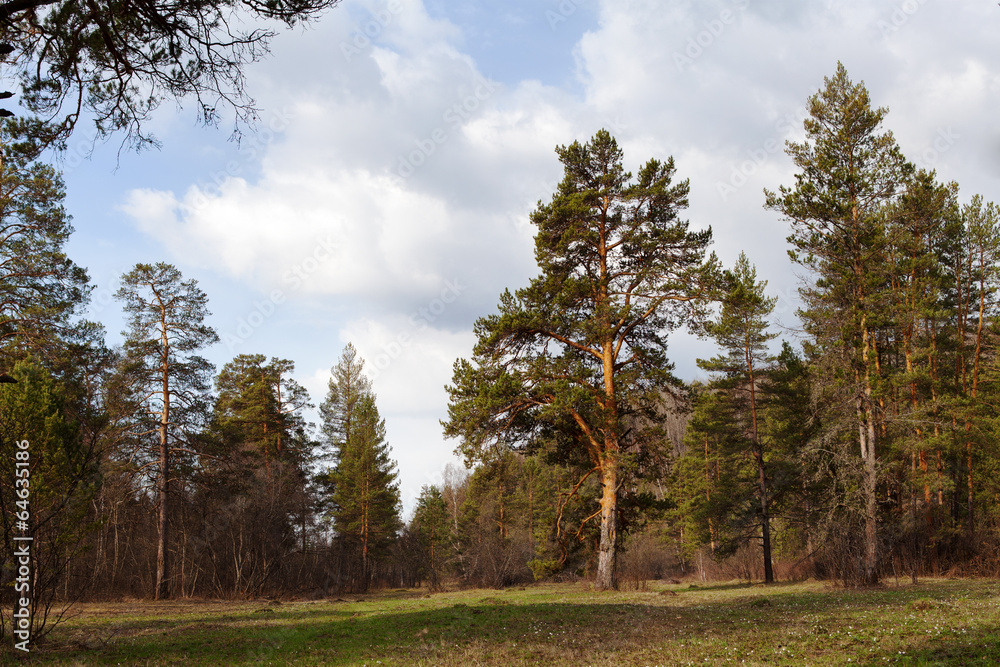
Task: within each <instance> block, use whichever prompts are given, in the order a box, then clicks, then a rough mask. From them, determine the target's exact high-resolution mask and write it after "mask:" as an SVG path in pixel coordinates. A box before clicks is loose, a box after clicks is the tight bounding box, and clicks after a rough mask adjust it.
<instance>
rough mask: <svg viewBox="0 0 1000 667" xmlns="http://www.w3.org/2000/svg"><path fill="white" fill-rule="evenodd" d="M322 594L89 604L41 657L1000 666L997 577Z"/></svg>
mask: <svg viewBox="0 0 1000 667" xmlns="http://www.w3.org/2000/svg"><path fill="white" fill-rule="evenodd" d="M345 597H346V598H347V599H344V600H339V601H337V600H321V601H315V602H285V603H281V604H274V603H269V602H267V601H258V602H218V601H171V602H147V603H143V602H128V603H114V604H85V605H80V606H79V608H78V609H77V611H78V614H77V615H76V616H75V617H74V618H73V619H71V620H70V621H68V622H66V623H65V624H63V625H61V626H59V627H58V628H57V630H56V631H54V632H53V633H52V634H51V635H50V636H49V638H48V640H47V641H46V642H45V644H44V645H41V646H35V647H33V651H32V653H31V654H30V656H28V660H27V661H22V660H18V657H19V656H17V655H15V652H14V651H13V650H12V649H11V648H10V647H9V646H7V647H4V648H3V649H0V662H2V663H4V664H13V663H14V662H15V661H17V662H27V663H28V664H45V665H182V664H183V665H185V666H193V665H370V666H376V665H407V666H409V665H443V666H455V667H458V666H463V667H464V666H466V665H490V666H491V667H509V666H512V665H574V666H575V665H706V664H709V665H715V664H746V665H803V664H806V665H848V664H851V665H853V664H859V665H884V664H902V665H945V664H954V665H995V664H1000V582H996V581H984V580H975V581H970V580H958V581H949V580H925V581H923V582H922V583H920V584H918V585H916V586H909V585H907V586H898V587H897V586H890V587H887V588H884V589H879V590H866V591H848V590H838V589H831V588H829V587H827V586H826V585H824V584H823V583H818V582H805V583H794V584H793V583H789V584H776V585H773V586H768V587H764V586H760V585H755V586H749V585H745V584H736V583H729V584H705V585H698V586H696V587H695V586H689V585H686V584H680V585H666V584H662V585H660V584H656V583H655V582H654V583H652V584H651V585H650V590H648V591H642V592H616V593H595V592H593V591H591V590H589V588H588V587H585V586H583V585H579V584H576V585H574V584H558V585H555V584H553V585H548V584H546V585H536V586H529V587H526V588H524V589H509V590H502V591H493V590H465V591H453V592H445V593H437V594H434V595H428V594H427V593H426V591H402V590H400V591H386V592H380V593H377V594H374V595H370V596H363V597H358V596H350V597H347V596H345Z"/></svg>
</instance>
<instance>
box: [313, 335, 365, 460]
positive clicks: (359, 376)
mask: <svg viewBox="0 0 1000 667" xmlns="http://www.w3.org/2000/svg"><path fill="white" fill-rule="evenodd" d="M364 367H365V362H364V359H361V358H359V357H358V352H357V350H355V349H354V346H353V345H352V344H351V343H348V344H347V345H345V346H344V351H343V352H342V353H341V355H340V360H339V361H338V362H337V363H336V365H334V367H333V368H331V369H330V374H331V376H332V377H331V378H330V381H329V383H328V385H327V387H328V391H327V395H326V399H325V400H324V401H323V403H322V404H321V405H320V406H319V413H320V417H321V418H322V425H321V427H320V431H321V434H322V442H323V444H324V446H325V447H326V448H327V451H328V452H331V453H332V454H334V455H336V453H337V452H338V451H339V450H340V449H342V448H343V447H344V445H345V443H347V442H348V441H349V440H350V439H351V434H352V433H353V427H354V411H355V408H356V406H357V404H358V401H359V400H361V398H362V397H363V396H365V395H366V394H370V393H371V390H372V383H371V380H369V379H368V377H367V376H365V374H364Z"/></svg>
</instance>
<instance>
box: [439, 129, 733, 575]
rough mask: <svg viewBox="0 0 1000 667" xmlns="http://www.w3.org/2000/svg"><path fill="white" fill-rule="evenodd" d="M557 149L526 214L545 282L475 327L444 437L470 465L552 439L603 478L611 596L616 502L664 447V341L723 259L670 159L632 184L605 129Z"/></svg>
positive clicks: (601, 559) (604, 551)
mask: <svg viewBox="0 0 1000 667" xmlns="http://www.w3.org/2000/svg"><path fill="white" fill-rule="evenodd" d="M556 153H557V154H558V155H559V159H560V161H561V162H562V164H563V168H564V178H563V181H562V182H561V183H560V184H559V188H558V190H557V192H556V193H555V195H554V196H553V198H552V201H551V202H550V203H548V204H542V203H539V206H538V208H537V210H536V211H535V212H534V213H533V214H532V216H531V221H532V223H533V224H534V225H535V226H536V227H537V229H538V234H537V236H536V237H535V257H536V260H537V262H538V265H539V269H540V270H541V274H540V275H539V276H538V277H537V278H535V279H533V280H532V281H531V284H530V285H529V286H528V287H526V288H524V289H521V290H518V291H517V292H516V293H515V294H511V293H510V292H504V294H503V295H502V296H501V299H500V307H499V310H500V312H499V313H498V314H496V315H491V316H489V317H485V318H482V319H480V320H479V321H478V322H477V323H476V326H475V331H476V335H477V337H478V339H479V341H478V343H477V345H476V348H475V351H474V355H475V356H474V358H473V361H472V362H471V363H470V362H468V361H465V360H459V361H458V362H456V364H455V369H454V377H453V380H452V382H453V384H452V386H451V387H449V393H450V395H451V398H450V405H449V419H448V422H447V423H446V425H445V433H446V435H448V436H450V437H457V438H460V439H461V445H460V449H461V450H462V451H463V453H464V454H465V455H466V457H467V458H469V459H483V458H489V457H490V456H491V455H492V452H493V450H494V449H495V448H496V447H498V446H499V447H501V448H506V447H511V446H515V447H516V446H520V447H524V446H531V445H532V444H537V443H538V442H539V440H540V438H542V437H543V436H544V437H550V438H551V437H556V438H558V439H559V441H560V442H561V443H562V444H561V449H562V450H563V455H564V458H565V459H566V460H569V461H572V462H573V463H574V464H581V465H582V466H583V471H582V472H583V474H585V475H590V474H592V473H597V475H598V477H599V478H600V481H601V485H602V487H603V492H602V495H601V500H600V508H599V510H598V511H597V512H595V514H594V516H595V517H596V516H600V522H601V529H600V544H599V546H598V559H597V575H596V586H597V588H598V589H609V588H614V587H615V586H616V579H615V577H616V567H615V563H616V558H617V554H618V549H619V547H620V536H619V528H620V511H621V508H620V506H619V496H620V494H621V493H622V491H623V488H624V487H625V486H626V485H627V484H629V483H630V482H631V481H632V478H633V476H634V474H635V472H636V471H638V470H639V469H640V463H641V460H642V458H643V457H645V456H648V455H649V454H650V453H651V450H652V449H653V448H655V447H657V446H662V439H661V438H656V437H651V435H650V433H649V432H648V430H647V429H644V428H643V425H644V424H652V423H656V421H657V417H656V416H655V411H656V409H657V406H661V405H662V401H661V400H660V398H661V397H660V395H659V392H660V391H662V389H663V388H664V387H669V386H670V385H673V384H675V382H676V381H675V379H674V378H673V377H672V375H671V373H670V370H671V364H670V363H669V361H668V360H667V357H666V347H667V335H668V334H669V333H670V331H672V330H673V329H675V328H677V327H679V326H681V325H683V324H684V323H685V322H689V321H691V320H693V319H698V318H700V316H701V315H702V313H701V306H702V305H703V304H704V302H705V300H706V299H707V297H708V296H709V295H710V292H711V290H712V289H713V284H714V283H713V281H714V277H715V270H716V269H715V266H716V262H715V259H714V256H712V257H706V253H707V248H708V245H709V244H710V243H711V238H712V233H711V230H710V229H706V230H703V231H691V230H690V229H689V228H688V223H687V222H686V221H684V220H682V219H681V218H680V213H681V211H683V210H684V208H686V207H687V203H688V199H687V197H688V182H687V181H681V182H678V183H674V180H673V179H674V176H675V172H676V169H675V167H674V161H673V159H672V158H671V159H668V160H667V161H665V162H661V161H660V160H656V159H653V160H650V161H649V162H647V163H646V164H645V165H643V166H642V167H641V169H640V170H639V172H638V174H637V176H636V177H635V178H634V179H633V177H632V174H630V173H628V172H626V171H625V168H624V166H623V163H622V158H623V155H622V151H621V150H620V149H619V148H618V144H617V142H616V141H615V140H614V138H613V137H612V136H611V135H610V134H609V133H608V132H607V131H605V130H601V131H600V132H598V133H597V134H596V135H595V136H594V137H593V139H591V141H589V142H588V143H586V144H581V143H579V142H575V143H573V144H571V145H570V146H563V147H559V148H557V149H556Z"/></svg>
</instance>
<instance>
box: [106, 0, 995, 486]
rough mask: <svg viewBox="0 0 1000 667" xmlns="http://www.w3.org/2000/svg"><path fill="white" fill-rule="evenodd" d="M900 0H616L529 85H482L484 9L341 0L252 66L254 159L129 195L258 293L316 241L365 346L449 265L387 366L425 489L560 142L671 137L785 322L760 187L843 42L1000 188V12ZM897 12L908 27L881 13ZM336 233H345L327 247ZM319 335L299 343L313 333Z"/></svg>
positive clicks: (774, 170)
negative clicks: (999, 69)
mask: <svg viewBox="0 0 1000 667" xmlns="http://www.w3.org/2000/svg"><path fill="white" fill-rule="evenodd" d="M902 4H904V3H895V4H894V3H887V4H885V5H884V6H882V5H880V6H878V7H875V6H873V5H872V3H870V2H863V1H861V0H836V1H834V2H828V1H827V0H813V1H810V2H800V3H788V2H784V1H779V0H712V1H709V2H704V3H701V2H699V3H692V2H670V3H666V2H662V1H657V0H631V1H629V2H620V1H619V0H603V1H602V2H600V3H599V12H598V15H597V20H598V23H597V25H596V26H593V27H592V29H590V30H589V32H587V33H586V34H582V35H580V39H579V40H578V43H577V44H576V47H575V51H574V56H575V62H576V78H577V80H576V82H570V83H567V84H566V85H563V86H553V85H543V84H542V83H539V81H541V80H543V76H542V72H543V70H544V64H538V66H537V67H538V72H539V74H538V75H537V76H524V77H522V78H520V79H519V80H515V81H511V80H507V81H503V82H496V81H490V80H489V79H488V78H487V77H486V76H484V74H483V73H482V72H481V71H480V65H479V63H477V62H476V61H475V59H474V58H473V57H472V56H471V55H469V54H470V52H471V51H472V49H471V47H470V46H469V45H468V44H466V43H465V42H464V41H463V40H464V39H466V38H468V36H469V35H470V34H481V30H480V29H482V28H483V26H472V27H468V26H464V27H460V26H458V25H457V24H455V23H452V22H450V21H448V20H446V19H442V18H435V17H432V16H431V15H430V14H429V13H428V12H427V9H426V6H425V4H424V3H422V2H419V1H416V0H413V1H405V2H404V1H402V0H401V1H400V3H399V4H398V5H394V4H393V3H389V2H379V1H377V0H363V1H362V2H359V3H356V4H354V5H351V6H350V7H348V6H347V5H344V6H342V7H341V8H338V9H337V10H336V11H333V12H331V13H330V14H329V15H328V16H327V17H325V18H324V20H323V22H322V23H321V24H319V25H318V27H317V28H315V29H313V30H311V31H307V32H305V33H303V34H300V35H296V36H294V39H292V38H288V39H279V40H278V41H276V43H275V53H276V54H277V56H278V57H277V58H276V59H275V60H273V61H271V62H269V63H265V64H264V65H262V66H260V67H259V68H257V69H255V76H256V81H257V82H259V84H258V85H259V89H260V90H261V91H262V93H263V94H262V95H261V101H262V104H263V105H264V106H265V107H268V108H274V109H278V108H285V109H287V110H288V116H289V117H290V120H289V121H288V122H287V123H283V124H282V126H281V132H280V133H278V134H276V135H275V137H274V138H273V140H271V141H270V142H269V143H267V142H265V143H266V146H265V147H264V148H263V159H262V160H261V161H260V172H259V174H257V175H256V176H255V177H254V178H249V177H246V178H237V177H236V175H235V174H234V175H233V176H231V177H227V178H223V179H221V180H219V181H218V183H217V185H218V187H214V186H208V185H201V186H198V185H194V186H192V187H190V188H189V189H188V190H187V191H186V192H184V193H183V194H175V193H171V192H160V191H156V190H153V189H144V190H135V191H133V192H132V193H130V195H129V196H128V198H127V200H126V203H125V205H124V206H123V210H124V211H125V212H126V213H127V214H128V215H129V216H131V217H132V219H133V220H134V221H135V223H136V224H137V225H138V226H139V227H140V229H142V230H143V231H144V232H146V233H147V234H149V235H150V236H152V237H153V238H155V239H157V240H158V241H160V242H161V243H162V244H163V245H164V246H166V247H167V248H168V249H169V250H170V251H171V252H173V253H174V254H175V255H178V256H183V257H185V258H186V261H193V262H195V263H197V264H198V265H200V266H202V267H214V268H216V269H217V270H218V271H219V272H220V273H224V274H226V275H228V276H231V277H233V278H235V279H237V280H239V281H241V282H246V283H249V284H251V285H253V286H255V287H256V288H257V289H260V290H266V289H268V288H270V287H273V286H278V287H281V286H287V285H289V280H290V278H289V276H290V275H291V276H292V277H295V276H297V275H298V274H296V273H295V269H296V268H299V269H304V268H305V267H304V265H303V263H304V262H307V261H308V260H309V258H310V257H312V258H313V263H314V264H315V265H316V266H315V268H314V269H313V270H310V271H308V272H305V273H306V276H305V277H304V278H303V279H302V284H301V289H302V291H303V292H305V293H309V294H310V296H311V297H314V298H317V299H319V300H320V302H322V300H323V299H326V300H327V301H326V303H330V304H333V303H336V304H337V306H338V307H339V308H342V309H343V313H342V317H341V318H340V319H339V320H338V322H337V324H336V325H335V328H336V335H337V336H339V338H340V340H341V341H346V340H351V341H352V342H353V343H354V344H355V346H357V347H358V349H359V351H360V352H361V353H362V355H363V356H365V357H367V358H369V361H370V363H374V362H375V360H376V359H379V358H381V357H380V355H389V352H387V350H388V349H389V347H391V346H392V345H394V344H396V345H399V340H398V336H399V335H400V333H401V332H406V331H408V329H407V327H411V328H412V324H411V323H409V322H408V321H407V320H406V317H407V316H409V315H410V314H412V313H413V312H414V311H415V310H416V309H417V308H420V307H425V306H426V305H427V304H429V303H432V302H433V299H435V298H438V295H439V293H440V291H441V290H442V289H443V288H444V286H445V285H446V284H447V281H449V280H459V281H460V282H462V283H463V284H465V285H466V286H467V287H466V289H465V291H464V293H463V296H462V298H461V299H459V300H458V301H456V302H455V303H454V304H452V305H449V307H448V308H447V309H445V311H444V312H442V313H441V315H440V319H439V320H437V321H434V322H433V323H431V326H429V327H427V328H426V329H421V330H420V331H415V332H413V337H412V339H410V342H409V343H408V347H407V349H406V350H405V351H404V353H403V354H401V355H400V356H398V357H396V358H393V359H392V361H391V363H390V364H389V365H387V366H386V368H385V369H384V370H381V372H380V373H379V377H378V378H376V389H377V391H378V393H379V397H380V409H382V411H383V414H385V415H386V416H387V420H388V424H389V427H390V432H389V439H390V441H391V442H392V443H393V446H394V447H395V448H396V452H397V455H398V456H399V459H400V462H401V470H402V471H403V475H404V479H405V480H407V481H406V482H405V484H404V487H405V489H407V490H408V492H412V493H415V491H414V490H413V489H419V484H418V483H417V481H414V480H415V479H419V480H426V479H431V478H432V477H433V475H432V473H431V472H429V470H430V466H431V465H432V464H433V465H437V464H438V463H439V462H440V461H442V460H444V459H445V458H447V457H448V456H450V451H451V449H452V443H447V444H444V443H442V442H441V441H440V429H439V427H438V426H437V424H436V421H437V419H439V418H440V417H441V416H443V410H444V403H445V402H446V396H445V394H444V391H443V389H442V386H443V385H444V383H446V382H447V381H448V380H450V374H451V364H452V361H453V360H454V358H455V357H456V356H468V355H469V354H470V352H471V346H472V342H473V340H472V334H471V332H470V328H471V325H472V322H473V320H474V318H475V317H476V316H478V315H483V314H486V313H488V312H490V311H492V309H493V307H494V304H495V303H496V299H497V296H498V294H499V292H500V291H501V290H502V289H503V288H504V287H512V288H514V287H518V286H520V285H523V284H524V283H525V282H526V281H527V279H528V278H529V277H530V276H532V275H534V274H535V267H534V263H533V261H532V257H531V234H532V230H531V228H530V225H529V224H528V223H527V215H528V213H529V212H530V211H531V209H532V208H533V206H534V203H535V201H536V200H538V199H548V198H549V197H550V196H551V193H552V190H553V188H554V187H555V184H556V182H557V181H558V180H559V179H560V178H561V168H560V165H559V164H558V161H557V160H556V156H555V154H554V152H553V148H554V147H555V146H556V145H557V144H567V143H570V142H572V141H573V140H575V139H580V140H586V139H588V138H589V137H590V136H592V135H593V133H594V132H595V131H596V130H597V129H599V128H601V127H607V128H608V129H610V130H611V131H612V132H613V133H614V134H615V135H616V136H617V137H618V139H619V141H620V144H621V145H622V147H623V148H624V150H625V155H626V161H627V162H628V164H629V166H630V168H633V169H634V168H636V167H638V165H639V163H640V162H641V161H645V160H647V159H649V158H651V157H656V158H665V157H667V156H668V155H674V156H675V158H676V160H677V168H678V176H679V177H680V178H690V179H691V189H692V190H691V206H690V209H689V211H688V212H687V217H689V218H690V219H691V221H692V224H693V225H694V226H696V227H703V226H707V225H711V226H712V227H713V230H714V232H715V235H716V249H717V251H718V252H719V254H720V256H721V258H722V259H723V261H724V262H727V263H731V262H733V261H734V260H735V259H736V256H737V255H738V254H739V252H740V251H741V250H745V251H746V252H747V254H748V256H749V257H750V259H751V261H752V262H754V263H756V264H757V265H758V268H759V273H760V275H761V277H762V278H765V279H768V280H769V281H770V289H771V290H772V293H775V294H781V295H783V296H782V298H783V303H786V304H789V305H788V307H787V308H786V311H787V312H786V313H785V314H784V315H783V319H785V320H786V321H788V320H791V314H790V311H791V308H792V305H791V304H793V302H794V286H795V279H794V276H793V271H792V267H791V266H790V264H789V263H788V260H787V259H786V257H785V240H784V239H785V236H786V235H787V229H786V226H785V223H783V222H782V221H781V220H780V219H779V218H778V216H776V215H775V214H774V213H772V212H769V211H765V210H764V209H763V208H762V206H763V194H762V190H763V188H765V187H766V188H769V189H775V188H777V187H778V186H779V185H782V184H786V185H788V184H791V183H792V182H793V174H794V167H793V165H792V164H791V162H790V160H789V159H788V158H787V156H785V155H784V153H783V147H782V144H783V142H784V141H785V140H786V139H799V138H801V129H800V128H801V118H802V112H803V109H804V107H805V104H806V101H807V98H808V96H809V95H812V94H813V93H815V92H816V91H817V90H818V89H819V88H820V87H821V86H822V83H823V81H822V79H823V77H824V76H829V75H831V74H832V73H833V71H834V69H835V67H836V63H837V61H838V60H842V61H844V63H845V65H846V66H847V68H848V71H849V72H850V73H851V75H852V77H853V78H854V79H855V80H857V81H860V80H864V81H865V82H866V84H867V85H868V88H869V90H870V92H871V95H872V99H873V101H874V103H875V104H877V105H888V106H889V107H890V108H891V113H890V114H889V117H888V119H887V127H888V128H889V129H893V130H894V131H896V133H897V135H898V136H899V138H900V141H901V143H902V144H903V147H904V149H905V150H907V151H912V153H911V155H912V156H913V157H914V158H916V157H917V155H915V154H913V153H917V154H919V153H921V152H922V151H924V150H925V149H926V148H927V147H928V146H933V145H934V141H935V140H936V138H937V137H938V136H939V132H940V131H941V130H942V129H947V128H953V130H954V133H953V134H957V135H959V138H958V139H957V140H956V141H954V142H953V143H952V145H950V146H949V147H948V150H946V151H941V152H940V153H939V154H938V155H937V156H936V163H935V166H938V167H939V168H940V170H941V176H942V177H943V178H947V179H952V178H955V179H958V180H959V181H960V183H962V184H963V186H964V187H965V188H967V193H971V192H974V191H988V188H990V187H992V186H994V185H995V179H996V177H997V175H998V173H1000V160H998V158H997V157H996V156H997V154H998V153H997V146H1000V137H998V136H997V134H998V133H997V130H995V129H994V128H995V123H994V122H993V115H994V114H995V110H996V109H997V108H998V106H1000V105H998V102H1000V77H998V75H997V74H996V68H995V62H994V61H995V52H994V46H993V45H994V41H995V37H994V35H993V31H992V26H993V25H995V23H993V22H991V21H988V20H986V19H987V16H988V15H987V14H986V11H987V10H986V9H984V8H972V7H971V6H963V7H961V8H955V7H951V6H950V5H942V4H941V3H929V2H928V3H916V4H917V5H918V6H919V9H918V11H916V12H910V13H909V14H906V13H905V12H904V16H903V19H905V20H903V19H900V18H899V17H897V18H896V19H893V12H895V11H896V10H897V9H899V7H901V6H902ZM912 4H914V3H910V5H912ZM394 6H395V7H398V10H393V9H391V7H394ZM908 6H909V5H908ZM990 9H991V10H993V12H992V13H993V14H995V13H996V11H995V10H996V8H995V6H991V7H990ZM442 11H444V9H443V8H442ZM386 12H388V13H386ZM456 12H457V10H456ZM473 14H475V12H473V13H472V14H469V15H470V16H471V15H473ZM529 14H530V16H529ZM456 16H457V14H456ZM525 17H526V18H525ZM456 20H458V19H457V18H456ZM519 20H520V21H521V22H522V23H521V24H516V25H515V24H512V25H513V26H514V27H511V28H505V27H504V25H494V26H489V29H490V30H500V29H512V30H525V29H526V28H525V26H524V25H523V21H532V20H533V21H537V22H542V23H544V22H545V21H546V19H545V15H544V12H542V11H536V12H534V13H531V12H528V13H523V12H522V17H521V19H519ZM886 20H890V21H892V20H895V21H896V23H898V25H895V23H893V24H892V27H893V29H891V30H886V29H885V28H884V26H883V24H882V23H880V21H882V22H884V21H886ZM571 24H573V22H571V21H567V22H565V23H561V24H560V25H559V26H558V29H559V30H570V29H572V28H571V27H570V26H571ZM543 28H544V26H543ZM543 32H550V31H544V30H543ZM520 57H521V56H520V54H518V53H510V54H509V58H511V59H515V60H516V59H518V58H520ZM532 66H533V64H532V63H527V64H524V65H523V67H522V68H521V69H523V70H526V71H531V68H532ZM545 75H546V77H547V78H545V80H551V78H552V77H551V73H550V72H545ZM252 83H253V82H252ZM574 86H577V87H574ZM720 185H721V186H728V187H729V188H731V190H730V189H727V188H726V187H720ZM331 235H332V236H333V237H334V238H335V244H336V248H335V250H331V251H330V257H329V258H328V259H326V260H323V261H320V260H319V258H318V257H316V251H317V248H325V247H326V246H324V245H323V243H324V239H326V238H328V237H329V236H331ZM188 258H190V259H188ZM310 266H311V265H310ZM330 308H331V309H332V308H333V306H332V305H331V306H330ZM787 323H789V324H791V323H793V322H790V321H789V322H787ZM312 336H313V334H310V333H309V332H303V333H302V335H301V336H300V340H296V341H291V342H290V345H301V346H311V345H316V344H317V343H314V342H312V340H311V337H312ZM315 336H316V337H317V338H323V337H324V336H325V337H326V338H329V335H320V334H319V333H317V334H315ZM387 346H389V347H387ZM694 350H695V346H694V345H693V344H691V343H690V341H687V342H685V341H684V339H681V338H679V339H678V340H677V341H676V344H674V345H672V347H671V356H673V357H674V358H676V359H678V360H679V361H680V362H681V363H679V367H693V364H692V363H691V358H692V357H693V355H694V354H700V352H695V351H694ZM295 354H296V352H295V350H294V349H290V350H288V351H284V352H282V355H283V356H288V357H294V356H295ZM390 356H391V355H390ZM332 361H333V360H332V359H331V362H332ZM324 372H325V370H321V371H317V373H318V374H322V373H324ZM319 378H320V375H317V376H316V377H315V378H313V380H312V382H314V384H316V385H317V387H316V388H317V389H318V390H321V391H322V392H324V393H325V383H323V382H320V379H319ZM321 384H322V385H323V386H322V387H319V385H321ZM311 388H312V387H311ZM404 461H406V464H405V466H404V465H403V462H404ZM441 465H443V464H441ZM411 470H413V471H419V472H412V473H411V472H410V471H411ZM409 475H415V477H412V478H411V477H408V476H409ZM420 483H426V482H423V481H421V482H420Z"/></svg>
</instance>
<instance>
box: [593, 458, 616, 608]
mask: <svg viewBox="0 0 1000 667" xmlns="http://www.w3.org/2000/svg"><path fill="white" fill-rule="evenodd" d="M601 484H602V485H603V486H604V493H603V495H602V496H601V542H600V545H599V546H598V548H597V578H596V580H595V581H594V588H596V589H597V590H599V591H606V590H612V589H614V588H616V587H617V584H618V582H617V577H616V560H617V555H618V548H617V547H618V545H617V542H618V467H617V465H616V463H615V462H611V461H606V462H605V464H604V467H603V469H602V470H601Z"/></svg>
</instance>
